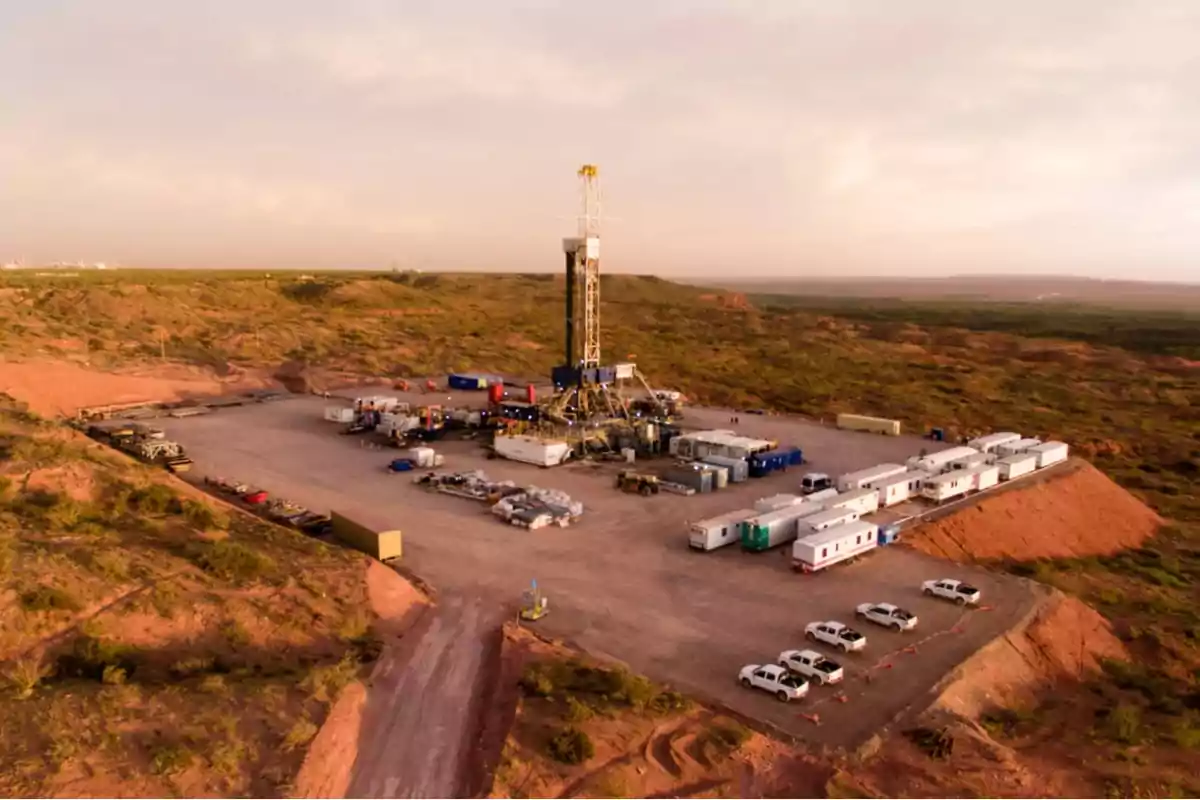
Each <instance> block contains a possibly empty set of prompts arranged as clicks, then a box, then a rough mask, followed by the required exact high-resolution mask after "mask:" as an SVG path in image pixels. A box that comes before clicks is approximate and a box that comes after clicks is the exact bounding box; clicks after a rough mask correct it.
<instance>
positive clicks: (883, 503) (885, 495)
mask: <svg viewBox="0 0 1200 800" xmlns="http://www.w3.org/2000/svg"><path fill="white" fill-rule="evenodd" d="M928 477H929V473H928V472H905V473H904V474H903V475H893V476H892V477H890V478H885V479H884V480H882V481H879V482H878V483H877V484H875V491H876V492H878V493H879V506H880V508H887V507H888V506H894V505H896V504H897V503H903V502H904V501H905V500H907V499H908V498H910V497H919V496H920V495H921V482H922V481H924V480H925V479H926V478H928Z"/></svg>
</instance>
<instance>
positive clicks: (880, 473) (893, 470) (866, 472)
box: [837, 464, 908, 492]
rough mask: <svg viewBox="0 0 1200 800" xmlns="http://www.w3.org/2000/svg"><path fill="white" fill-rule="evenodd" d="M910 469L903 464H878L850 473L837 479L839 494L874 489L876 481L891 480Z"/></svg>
mask: <svg viewBox="0 0 1200 800" xmlns="http://www.w3.org/2000/svg"><path fill="white" fill-rule="evenodd" d="M907 471H908V468H907V467H905V466H904V465H903V464H877V465H875V466H873V467H869V468H868V469H860V470H858V471H857V472H848V473H846V474H845V475H842V476H840V477H839V478H838V479H837V488H838V491H839V492H852V491H854V490H855V489H869V488H872V487H873V485H874V483H875V482H876V481H880V480H883V479H884V478H890V477H892V476H893V475H899V474H901V473H902V472H907Z"/></svg>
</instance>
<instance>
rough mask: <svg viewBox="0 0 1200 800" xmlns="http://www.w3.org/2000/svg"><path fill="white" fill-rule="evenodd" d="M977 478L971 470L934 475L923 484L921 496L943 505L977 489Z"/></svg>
mask: <svg viewBox="0 0 1200 800" xmlns="http://www.w3.org/2000/svg"><path fill="white" fill-rule="evenodd" d="M975 484H976V478H975V474H974V473H973V472H971V470H967V469H959V470H954V471H953V472H946V473H943V474H941V475H934V476H933V477H931V478H927V479H926V480H925V481H923V482H922V483H921V496H922V497H924V498H926V499H928V500H933V501H934V502H936V503H941V502H943V501H945V500H949V499H951V498H954V497H961V496H962V495H965V494H966V493H967V492H970V491H973V490H974V489H975Z"/></svg>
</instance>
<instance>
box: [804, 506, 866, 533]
mask: <svg viewBox="0 0 1200 800" xmlns="http://www.w3.org/2000/svg"><path fill="white" fill-rule="evenodd" d="M860 516H862V515H861V514H859V513H858V512H857V511H855V510H854V509H850V508H829V509H826V510H824V511H819V512H817V513H816V514H810V515H809V516H807V517H803V518H802V519H801V520H800V530H801V533H800V538H801V539H803V538H804V536H806V535H808V534H812V533H818V532H820V531H823V530H825V529H826V528H832V527H833V526H834V525H845V524H846V523H848V522H858V518H859V517H860Z"/></svg>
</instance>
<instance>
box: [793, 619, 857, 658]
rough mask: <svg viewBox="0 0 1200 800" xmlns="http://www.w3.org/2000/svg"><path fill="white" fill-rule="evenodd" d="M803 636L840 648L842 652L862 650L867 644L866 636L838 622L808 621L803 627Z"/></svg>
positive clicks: (812, 640) (811, 640)
mask: <svg viewBox="0 0 1200 800" xmlns="http://www.w3.org/2000/svg"><path fill="white" fill-rule="evenodd" d="M804 638H806V639H808V640H809V641H810V642H824V643H825V644H827V645H830V646H832V647H838V648H841V650H842V652H843V653H849V652H851V651H858V650H862V649H863V648H864V647H866V646H867V637H865V636H863V635H862V634H861V633H859V632H858V631H856V630H854V629H853V628H851V627H849V626H848V625H843V624H842V623H840V622H832V621H830V622H810V623H808V625H806V626H805V628H804Z"/></svg>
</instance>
